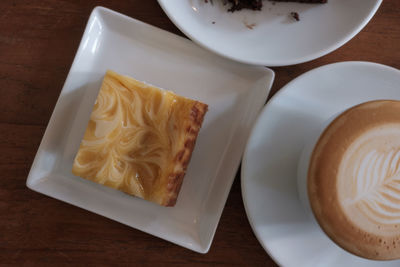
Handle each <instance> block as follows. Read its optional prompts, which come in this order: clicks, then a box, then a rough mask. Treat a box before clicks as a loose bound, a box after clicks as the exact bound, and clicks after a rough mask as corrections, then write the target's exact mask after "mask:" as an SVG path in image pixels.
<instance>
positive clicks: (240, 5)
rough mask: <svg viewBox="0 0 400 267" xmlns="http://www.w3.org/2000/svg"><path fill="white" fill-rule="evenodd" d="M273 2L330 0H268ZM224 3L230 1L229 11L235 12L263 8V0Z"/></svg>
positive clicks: (322, 1)
mask: <svg viewBox="0 0 400 267" xmlns="http://www.w3.org/2000/svg"><path fill="white" fill-rule="evenodd" d="M268 1H271V2H272V5H275V4H276V3H275V1H276V2H300V3H310V4H318V3H320V4H321V3H326V2H328V0H268ZM204 2H206V3H208V2H210V3H211V4H212V3H213V0H204ZM223 3H224V5H225V4H227V3H229V4H230V5H231V6H230V8H229V9H228V12H235V11H239V10H242V9H252V10H261V8H262V6H263V3H262V0H224V1H223Z"/></svg>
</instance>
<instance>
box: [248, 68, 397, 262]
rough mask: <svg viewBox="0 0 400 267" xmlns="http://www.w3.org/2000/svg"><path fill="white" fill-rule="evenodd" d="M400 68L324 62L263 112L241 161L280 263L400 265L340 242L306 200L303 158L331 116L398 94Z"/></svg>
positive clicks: (261, 232)
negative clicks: (301, 187)
mask: <svg viewBox="0 0 400 267" xmlns="http://www.w3.org/2000/svg"><path fill="white" fill-rule="evenodd" d="M399 84H400V71H399V70H396V69H393V68H390V67H387V66H383V65H379V64H374V63H367V62H343V63H336V64H331V65H326V66H323V67H320V68H317V69H314V70H312V71H310V72H307V73H305V74H303V75H301V76H300V77H298V78H296V79H295V80H293V81H292V82H290V83H289V84H287V85H286V86H285V87H284V88H282V89H281V90H280V91H279V92H278V93H277V94H276V95H275V96H274V97H273V98H272V99H271V100H270V101H269V102H268V103H267V105H266V107H265V108H264V110H263V111H262V113H261V114H260V116H259V118H258V120H257V122H256V124H255V126H254V128H253V130H252V133H251V136H250V138H249V141H248V143H247V146H246V150H245V154H244V157H243V162H242V174H241V175H242V177H241V179H242V180H241V182H242V194H243V201H244V205H245V208H246V212H247V216H248V218H249V221H250V224H251V226H252V228H253V231H254V233H255V234H256V236H257V238H258V240H259V242H260V243H261V245H262V246H263V247H264V249H265V250H266V251H267V252H268V253H269V255H270V256H271V257H272V258H273V259H274V260H275V261H276V262H277V263H278V264H279V265H281V266H296V267H301V266H307V267H308V266H313V267H318V266H321V267H322V266H323V267H330V266H352V267H356V266H363V267H365V266H367V267H368V266H384V267H386V266H393V267H394V266H400V261H399V260H397V261H388V262H382V261H371V260H365V259H362V258H359V257H357V256H354V255H352V254H350V253H348V252H346V251H344V250H343V249H341V248H340V247H338V246H336V245H335V244H334V243H333V242H332V241H331V240H330V239H329V238H328V237H326V236H325V235H324V233H323V232H322V230H320V228H319V227H318V225H317V224H316V223H313V221H312V220H311V218H310V217H309V216H307V214H306V212H305V210H304V209H303V206H302V205H301V204H300V201H299V198H298V193H297V180H296V175H297V164H298V159H299V156H300V153H301V151H302V149H303V146H304V142H305V140H306V139H307V137H308V136H309V135H310V134H311V133H312V132H314V131H315V129H316V128H319V127H321V125H322V123H323V122H324V121H326V120H327V119H328V118H330V117H331V116H332V115H334V114H337V113H338V112H340V111H343V110H345V109H346V108H349V107H351V106H354V105H356V104H359V103H362V102H366V101H368V100H373V99H397V100H400V90H399V89H400V88H399Z"/></svg>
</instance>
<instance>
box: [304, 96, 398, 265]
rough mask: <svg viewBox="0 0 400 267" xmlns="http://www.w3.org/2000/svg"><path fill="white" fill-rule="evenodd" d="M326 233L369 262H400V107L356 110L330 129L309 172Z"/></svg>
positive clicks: (373, 105)
mask: <svg viewBox="0 0 400 267" xmlns="http://www.w3.org/2000/svg"><path fill="white" fill-rule="evenodd" d="M307 189H308V198H309V201H310V205H311V208H312V211H313V213H314V216H315V218H316V219H317V221H318V223H319V224H320V226H321V228H322V229H323V230H324V232H325V233H326V234H327V235H328V236H329V237H330V238H331V239H332V240H333V241H335V242H336V243H337V244H338V245H339V246H341V247H342V248H344V249H346V250H347V251H349V252H351V253H354V254H356V255H359V256H361V257H364V258H369V259H379V260H388V259H396V258H400V101H391V100H378V101H371V102H367V103H363V104H360V105H358V106H355V107H352V108H350V109H348V110H346V111H345V112H343V113H342V114H340V115H339V116H338V117H337V118H335V119H334V120H333V121H332V122H331V123H330V124H329V125H328V127H326V128H325V130H324V131H323V133H322V135H321V136H320V137H319V139H318V141H317V143H316V144H315V146H314V150H313V152H312V155H311V157H310V161H309V168H308V182H307Z"/></svg>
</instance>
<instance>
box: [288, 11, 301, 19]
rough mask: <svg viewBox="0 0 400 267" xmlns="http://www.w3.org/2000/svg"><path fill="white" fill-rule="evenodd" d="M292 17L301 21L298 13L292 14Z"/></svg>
mask: <svg viewBox="0 0 400 267" xmlns="http://www.w3.org/2000/svg"><path fill="white" fill-rule="evenodd" d="M290 16H292V18H294V19H295V20H296V21H300V16H299V13H297V12H290Z"/></svg>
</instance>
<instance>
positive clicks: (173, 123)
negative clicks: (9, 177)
mask: <svg viewBox="0 0 400 267" xmlns="http://www.w3.org/2000/svg"><path fill="white" fill-rule="evenodd" d="M207 108H208V106H207V105H206V104H203V103H201V102H199V101H195V100H191V99H188V98H185V97H182V96H178V95H176V94H174V93H173V92H171V91H167V90H163V89H160V88H156V87H154V86H151V85H148V84H145V83H143V82H140V81H137V80H135V79H133V78H130V77H127V76H123V75H119V74H117V73H115V72H113V71H107V73H106V75H105V76H104V80H103V83H102V86H101V89H100V92H99V94H98V96H97V99H96V103H95V105H94V107H93V110H92V113H91V116H90V121H89V123H88V126H87V128H86V132H85V135H84V137H83V140H82V142H81V144H80V147H79V150H78V153H77V155H76V157H75V160H74V164H73V168H72V173H73V174H74V175H76V176H80V177H82V178H85V179H88V180H91V181H94V182H96V183H99V184H102V185H105V186H109V187H112V188H115V189H118V190H121V191H123V192H125V193H128V194H130V195H134V196H137V197H140V198H143V199H146V200H149V201H152V202H155V203H158V204H160V205H163V206H174V205H175V202H176V199H177V197H178V194H179V190H180V187H181V184H182V181H183V177H184V175H185V172H186V168H187V166H188V164H189V161H190V157H191V155H192V151H193V149H194V146H195V142H196V138H197V135H198V132H199V130H200V127H201V124H202V122H203V118H204V115H205V113H206V112H207Z"/></svg>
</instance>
